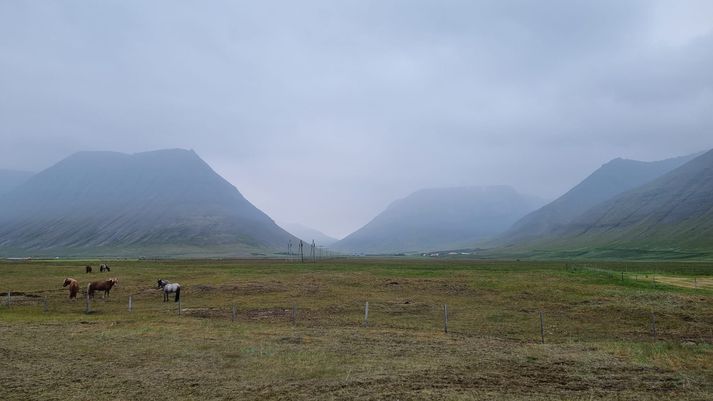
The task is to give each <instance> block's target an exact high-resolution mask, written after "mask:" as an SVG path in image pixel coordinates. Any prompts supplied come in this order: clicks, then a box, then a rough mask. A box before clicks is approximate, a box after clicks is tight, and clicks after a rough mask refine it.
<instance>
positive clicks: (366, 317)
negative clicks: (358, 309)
mask: <svg viewBox="0 0 713 401" xmlns="http://www.w3.org/2000/svg"><path fill="white" fill-rule="evenodd" d="M364 327H369V301H366V304H365V305H364Z"/></svg>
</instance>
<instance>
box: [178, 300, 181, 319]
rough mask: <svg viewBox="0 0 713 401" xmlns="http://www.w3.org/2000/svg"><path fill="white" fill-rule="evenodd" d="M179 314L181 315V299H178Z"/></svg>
mask: <svg viewBox="0 0 713 401" xmlns="http://www.w3.org/2000/svg"><path fill="white" fill-rule="evenodd" d="M178 315H179V316H180V315H181V299H180V298H179V299H178Z"/></svg>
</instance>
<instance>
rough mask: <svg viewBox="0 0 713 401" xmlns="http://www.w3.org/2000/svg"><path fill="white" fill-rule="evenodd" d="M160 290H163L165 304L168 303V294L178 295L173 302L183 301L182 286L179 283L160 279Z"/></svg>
mask: <svg viewBox="0 0 713 401" xmlns="http://www.w3.org/2000/svg"><path fill="white" fill-rule="evenodd" d="M158 288H159V289H163V302H166V301H168V294H169V293H172V292H175V293H176V297H175V298H174V299H173V302H178V301H179V300H180V299H181V285H180V284H178V283H169V282H168V281H166V280H162V279H158Z"/></svg>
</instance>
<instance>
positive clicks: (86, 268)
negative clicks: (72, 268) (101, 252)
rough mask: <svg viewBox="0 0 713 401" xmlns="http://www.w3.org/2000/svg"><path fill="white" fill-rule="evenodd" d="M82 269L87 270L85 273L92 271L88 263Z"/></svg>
mask: <svg viewBox="0 0 713 401" xmlns="http://www.w3.org/2000/svg"><path fill="white" fill-rule="evenodd" d="M84 269H85V270H86V271H87V273H91V272H92V267H91V266H89V265H86V266H85V267H84Z"/></svg>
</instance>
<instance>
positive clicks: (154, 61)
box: [0, 0, 713, 236]
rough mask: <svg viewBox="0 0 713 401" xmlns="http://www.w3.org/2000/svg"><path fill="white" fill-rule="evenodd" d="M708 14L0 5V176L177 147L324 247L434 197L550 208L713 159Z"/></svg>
mask: <svg viewBox="0 0 713 401" xmlns="http://www.w3.org/2000/svg"><path fill="white" fill-rule="evenodd" d="M710 49H713V3H711V2H709V1H706V0H701V1H672V0H670V1H665V0H660V1H628V0H611V1H570V0H561V1H547V2H535V1H481V2H473V1H413V0H403V1H364V0H359V1H340V2H334V1H305V2H289V1H280V2H277V1H264V2H229V1H226V2H219V1H215V2H188V1H186V2H182V1H181V2H177V1H152V2H146V1H113V2H112V1H102V2H86V1H62V2H19V1H18V2H2V3H0V145H1V146H0V168H14V169H28V170H40V169H42V168H45V167H48V166H49V165H51V164H53V163H54V162H56V161H58V160H59V159H61V158H63V157H64V156H66V155H68V154H70V153H72V152H75V151H79V150H93V149H96V150H99V149H101V150H117V151H123V152H138V151H144V150H152V149H160V148H172V147H182V148H189V149H194V150H196V151H197V152H198V154H199V155H201V156H202V157H203V158H204V159H205V160H206V161H207V162H208V163H210V164H211V165H212V166H214V168H215V169H216V170H217V171H218V172H219V173H221V174H222V175H224V176H225V177H226V178H227V179H228V180H230V181H231V182H232V183H233V184H235V185H236V186H237V187H238V188H239V189H240V190H241V191H242V192H243V193H244V195H245V196H246V197H247V198H248V199H249V200H251V201H252V202H253V203H255V204H256V205H257V206H258V207H260V208H261V209H263V210H264V211H266V212H267V213H268V214H270V215H271V216H272V217H274V218H275V219H276V220H279V221H288V222H300V223H302V224H305V225H308V226H313V227H316V228H319V229H321V230H323V231H325V232H326V233H328V234H330V235H334V236H343V235H346V234H348V233H349V232H351V231H352V230H354V229H356V228H358V227H359V226H361V225H362V224H364V223H366V222H367V221H368V220H369V219H370V218H371V217H373V216H374V215H375V214H376V213H378V212H379V211H380V210H381V209H383V208H384V207H385V206H386V205H387V204H388V203H389V202H390V201H392V200H393V199H395V198H398V197H403V196H405V195H407V194H408V193H409V192H412V191H413V190H416V189H419V188H424V187H434V186H455V185H488V184H509V185H512V186H514V187H516V188H517V189H519V190H520V191H522V192H526V193H530V194H533V195H537V196H541V197H547V198H554V197H556V196H558V195H559V194H560V193H562V192H563V191H565V190H567V189H568V188H569V187H571V186H572V185H574V184H576V183H577V182H578V181H579V180H581V179H582V178H584V177H585V176H586V175H587V174H588V173H589V172H591V171H592V170H594V169H596V168H597V167H598V166H599V165H601V164H602V163H604V162H606V161H607V160H609V159H612V158H615V157H620V156H621V157H628V158H635V159H641V160H653V159H660V158H666V157H670V156H675V155H682V154H687V153H692V152H696V151H700V150H704V149H707V148H710V147H713V139H712V138H713V130H712V128H713V113H711V110H713V74H711V73H710V71H713V52H711V50H710Z"/></svg>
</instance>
